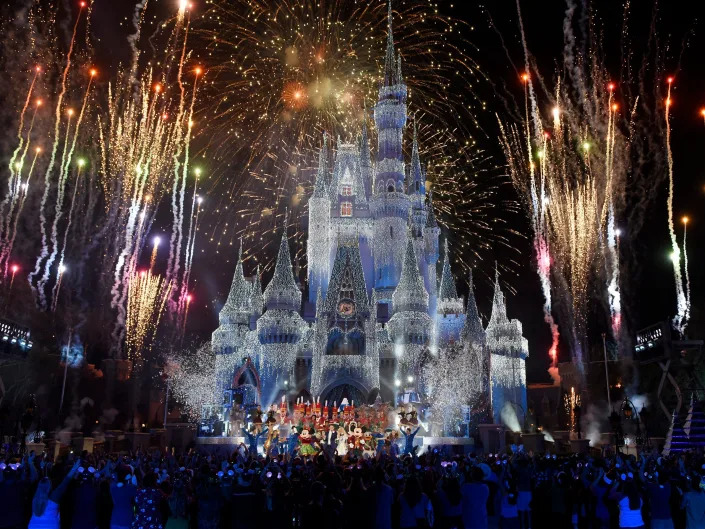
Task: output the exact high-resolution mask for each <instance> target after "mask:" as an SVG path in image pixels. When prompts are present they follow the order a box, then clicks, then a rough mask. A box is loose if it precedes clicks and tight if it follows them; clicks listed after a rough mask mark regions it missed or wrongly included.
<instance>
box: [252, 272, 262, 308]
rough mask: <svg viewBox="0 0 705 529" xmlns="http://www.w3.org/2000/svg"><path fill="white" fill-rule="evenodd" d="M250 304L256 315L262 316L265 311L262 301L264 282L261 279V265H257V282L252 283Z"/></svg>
mask: <svg viewBox="0 0 705 529" xmlns="http://www.w3.org/2000/svg"><path fill="white" fill-rule="evenodd" d="M250 303H251V305H252V311H253V312H254V314H256V315H257V316H261V315H262V312H263V311H264V302H263V300H262V281H261V279H260V273H259V265H257V271H256V272H255V280H254V282H253V283H252V296H251V297H250Z"/></svg>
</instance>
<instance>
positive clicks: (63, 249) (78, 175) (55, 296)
mask: <svg viewBox="0 0 705 529" xmlns="http://www.w3.org/2000/svg"><path fill="white" fill-rule="evenodd" d="M84 164H85V162H84V160H82V159H81V160H79V161H78V172H77V173H76V183H75V184H74V186H73V197H71V206H70V207H69V215H68V222H67V223H66V229H65V230H64V240H63V241H62V244H61V253H60V254H59V270H61V269H63V268H64V257H65V255H66V243H67V242H68V238H69V231H71V222H72V221H73V210H74V206H75V205H76V202H77V201H76V194H77V192H78V188H79V186H80V183H81V170H82V169H83V166H84ZM59 287H60V285H59V283H58V282H57V283H56V284H55V285H54V289H53V290H52V303H51V305H52V311H56V303H57V301H58V298H59Z"/></svg>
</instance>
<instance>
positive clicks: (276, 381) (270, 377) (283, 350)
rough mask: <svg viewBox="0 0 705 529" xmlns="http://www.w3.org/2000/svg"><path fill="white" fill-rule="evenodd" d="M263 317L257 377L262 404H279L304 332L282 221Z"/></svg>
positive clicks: (260, 329)
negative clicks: (280, 235) (260, 385)
mask: <svg viewBox="0 0 705 529" xmlns="http://www.w3.org/2000/svg"><path fill="white" fill-rule="evenodd" d="M264 309H265V311H264V314H262V316H261V317H260V318H259V319H258V320H257V336H258V338H259V343H260V344H261V358H260V362H259V373H260V377H261V383H262V403H263V404H264V405H266V406H268V405H269V404H270V403H271V402H275V401H277V402H278V401H279V398H280V394H281V392H282V391H286V387H287V385H288V383H289V382H290V379H291V378H292V374H293V370H294V364H295V362H296V355H297V353H298V350H299V342H300V341H301V339H302V338H303V337H304V334H305V332H306V328H307V326H306V323H305V322H304V320H303V319H302V318H301V316H300V314H299V311H300V309H301V291H300V290H299V287H298V286H297V284H296V281H295V280H294V274H293V272H292V269H291V257H290V254H289V241H288V239H287V235H286V221H285V222H284V228H283V230H282V240H281V244H280V246H279V253H278V254H277V263H276V265H275V267H274V275H273V276H272V280H271V281H270V282H269V284H268V285H267V288H266V289H265V290H264Z"/></svg>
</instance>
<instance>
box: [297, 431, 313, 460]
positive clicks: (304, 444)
mask: <svg viewBox="0 0 705 529" xmlns="http://www.w3.org/2000/svg"><path fill="white" fill-rule="evenodd" d="M315 443H316V440H315V439H314V438H313V437H312V436H311V432H310V430H309V429H308V428H304V429H303V430H301V433H300V434H299V455H300V456H302V457H306V456H315V455H316V454H318V448H317V447H316V446H315Z"/></svg>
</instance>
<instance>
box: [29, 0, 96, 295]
mask: <svg viewBox="0 0 705 529" xmlns="http://www.w3.org/2000/svg"><path fill="white" fill-rule="evenodd" d="M84 7H85V3H83V2H81V4H80V9H79V12H78V15H76V23H75V24H74V26H73V33H72V35H71V41H70V44H69V50H68V52H67V54H66V64H65V66H64V71H63V73H62V75H61V84H60V91H59V96H58V97H57V100H56V110H55V113H54V141H53V143H52V147H51V156H50V158H49V164H48V165H47V169H46V172H45V173H44V194H43V195H42V201H41V204H40V206H39V229H40V232H41V236H42V250H41V253H40V255H39V258H38V259H37V262H36V264H35V266H34V270H33V271H32V272H31V273H30V274H29V278H28V279H29V284H30V286H31V288H32V292H33V293H34V295H35V298H38V299H39V303H40V307H42V308H46V295H45V293H44V292H41V291H39V290H38V289H37V287H36V286H35V285H34V278H35V276H37V275H38V274H39V272H40V270H41V264H42V261H43V260H44V259H45V258H46V257H47V256H48V255H49V249H48V247H47V230H46V223H47V218H46V214H45V212H44V210H45V208H46V206H47V202H48V200H49V192H50V189H51V177H52V173H53V171H54V165H55V164H56V151H57V149H58V147H59V139H60V135H59V130H60V126H61V106H62V104H63V102H64V96H65V95H66V80H67V78H68V74H69V70H70V69H71V56H72V54H73V49H74V45H75V43H76V31H77V30H78V23H79V21H80V20H81V15H82V14H83V8H84ZM67 136H68V130H67Z"/></svg>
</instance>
